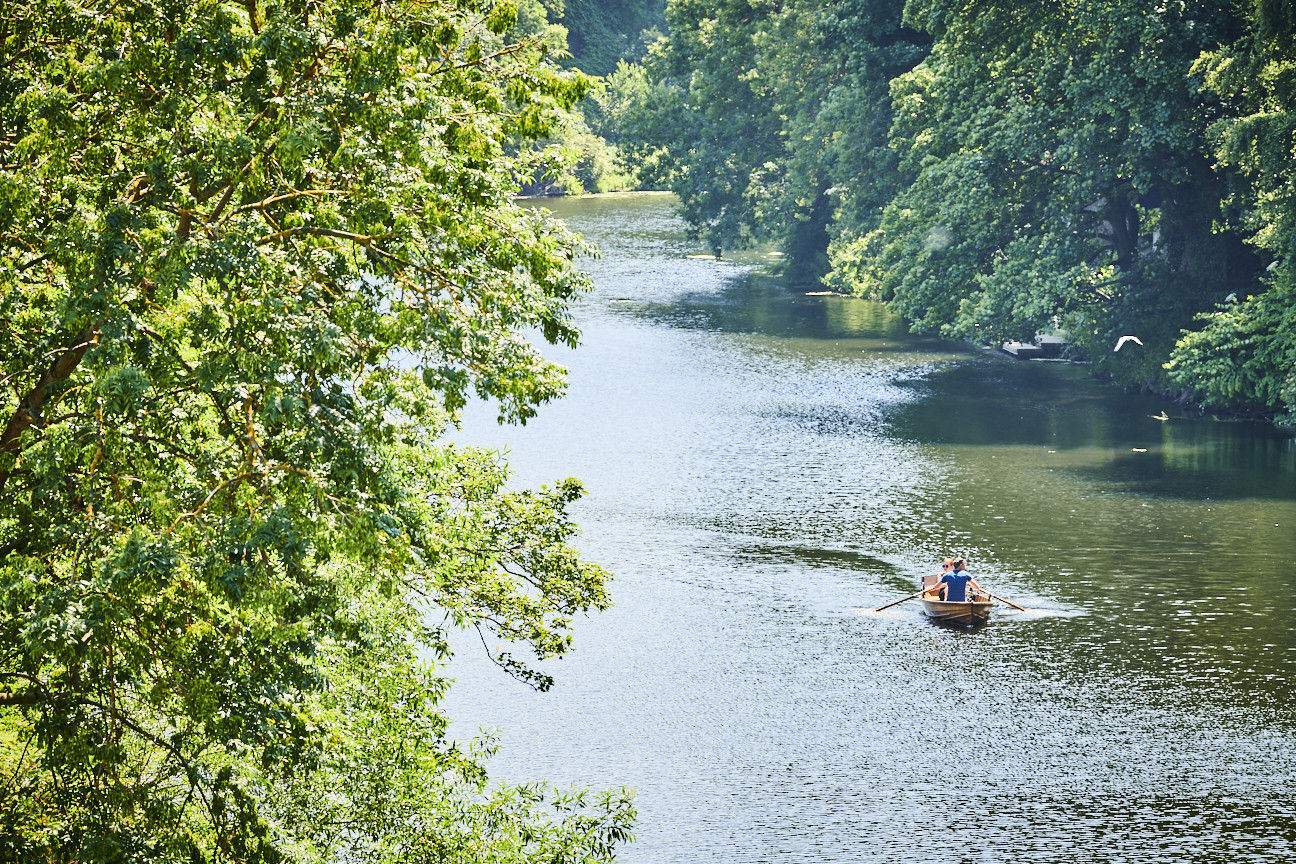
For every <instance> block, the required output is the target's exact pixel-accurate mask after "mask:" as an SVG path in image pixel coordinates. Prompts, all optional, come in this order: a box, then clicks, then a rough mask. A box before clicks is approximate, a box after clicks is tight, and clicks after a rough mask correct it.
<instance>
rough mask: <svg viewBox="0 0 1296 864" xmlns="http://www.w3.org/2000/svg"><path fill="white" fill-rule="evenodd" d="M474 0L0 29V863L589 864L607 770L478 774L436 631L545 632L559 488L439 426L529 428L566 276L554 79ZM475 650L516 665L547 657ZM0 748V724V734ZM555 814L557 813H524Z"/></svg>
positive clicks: (608, 820) (560, 581) (32, 13)
mask: <svg viewBox="0 0 1296 864" xmlns="http://www.w3.org/2000/svg"><path fill="white" fill-rule="evenodd" d="M515 21H516V13H515V10H514V9H513V8H512V7H510V6H509V5H507V4H506V3H497V4H484V3H480V2H477V0H456V2H453V3H432V2H421V0H411V2H403V3H397V4H389V3H383V4H372V5H367V6H356V5H354V4H347V3H341V2H323V3H309V4H306V3H301V4H298V3H289V4H286V5H267V6H260V5H259V4H257V3H256V2H255V0H247V2H243V3H226V2H208V3H203V4H190V3H186V2H181V0H163V2H160V3H154V2H147V0H140V2H130V0H128V2H125V3H119V4H114V5H112V6H111V7H108V8H106V9H105V8H101V7H99V6H97V5H93V4H86V5H78V4H74V3H46V2H43V0H31V2H25V3H11V4H8V5H7V6H6V14H5V16H4V18H3V20H2V21H0V51H2V52H3V54H2V56H3V58H4V63H3V64H2V65H0V68H3V70H4V71H3V73H0V76H2V77H0V256H2V257H3V263H2V264H0V280H3V281H2V282H0V356H3V361H2V362H3V364H4V376H5V377H4V381H5V382H6V384H7V385H8V387H9V391H8V393H7V394H6V397H5V400H6V401H5V403H4V405H3V406H2V407H3V414H2V415H0V417H3V418H4V419H3V421H0V422H3V423H4V424H5V425H4V427H3V432H2V433H0V552H2V557H0V604H2V606H3V614H0V742H3V743H4V744H6V745H7V746H5V747H0V754H3V755H0V758H2V759H3V760H4V761H3V762H0V837H3V841H4V842H2V843H0V848H4V849H6V850H9V854H10V855H11V856H14V857H17V858H19V859H22V860H47V861H73V860H75V861H136V860H149V861H206V860H213V861H214V860H218V859H219V860H230V861H268V862H269V861H287V860H301V861H323V860H334V859H335V856H336V855H337V854H339V853H340V851H341V850H345V854H346V855H347V856H348V857H349V858H354V859H357V860H372V861H432V860H435V861H446V860H461V859H462V860H483V861H510V862H512V861H519V862H520V861H535V860H544V861H576V860H582V861H584V860H606V859H608V858H610V857H611V856H612V854H613V851H614V849H615V847H616V845H617V844H618V843H620V842H622V841H624V840H625V839H627V838H628V836H629V834H628V830H629V823H630V820H631V818H632V815H633V811H632V809H631V807H630V804H629V801H628V800H627V798H626V797H625V794H624V793H611V794H605V795H602V796H597V797H595V796H585V795H584V794H574V795H570V796H557V797H556V798H555V797H554V795H553V793H551V792H550V791H549V790H546V789H544V788H543V787H532V786H526V787H517V788H512V789H509V788H501V789H499V790H498V791H495V792H491V791H489V790H490V787H489V786H488V784H487V780H486V775H485V772H484V768H483V760H484V758H485V756H486V755H487V753H488V752H489V746H487V747H486V749H485V750H482V751H475V752H464V751H462V750H461V749H459V748H457V747H455V746H454V745H453V744H452V743H451V742H449V740H448V739H447V738H446V736H445V723H446V721H445V719H444V718H443V717H441V716H440V715H439V714H438V713H437V710H436V704H437V700H438V698H439V696H440V695H441V693H442V692H443V690H444V688H445V686H446V682H444V681H443V680H440V679H439V678H438V677H437V673H436V667H435V663H436V661H437V660H438V659H440V658H442V657H444V655H445V653H446V651H447V650H448V649H447V647H446V632H447V628H449V627H452V626H468V627H476V628H478V629H480V630H482V632H483V634H484V636H486V635H489V636H491V637H492V641H493V637H495V636H499V637H503V638H504V639H508V640H513V641H517V642H521V643H524V644H528V645H529V646H530V647H531V648H532V650H533V651H534V652H535V653H536V654H537V655H538V656H540V657H546V656H553V655H558V654H561V653H563V652H565V651H567V650H569V648H570V646H571V634H570V626H571V622H572V618H573V616H574V615H576V614H579V613H581V612H583V611H587V610H590V609H600V608H604V607H606V606H607V605H608V603H609V599H608V595H607V591H606V582H607V578H608V577H607V574H606V573H605V572H603V571H602V570H601V569H600V568H598V567H597V566H595V565H592V564H589V563H586V562H583V561H581V560H580V559H579V557H578V556H577V555H576V554H575V553H574V551H573V550H572V549H571V548H570V546H568V544H567V541H568V540H569V538H570V537H571V535H572V533H573V531H574V530H575V529H574V526H573V524H572V523H571V521H570V518H569V516H568V515H567V508H568V506H569V505H570V504H571V502H572V501H574V500H575V499H576V498H577V497H578V496H579V494H580V487H579V484H578V483H576V482H575V481H563V482H561V483H559V484H557V485H556V486H555V487H554V488H553V489H542V490H539V491H534V492H525V491H524V492H511V491H506V489H505V480H506V477H507V471H506V468H505V467H504V466H503V465H502V464H501V463H500V462H499V461H498V459H497V458H496V457H493V456H492V455H490V454H486V453H480V452H476V451H473V450H466V449H459V448H453V447H447V446H441V445H438V444H437V443H436V439H437V436H438V435H439V434H440V432H441V431H442V430H443V429H444V427H445V425H446V424H447V423H448V422H451V421H452V419H453V416H454V413H455V412H456V411H457V410H458V408H459V407H461V406H462V405H463V404H464V403H465V400H466V399H467V398H468V397H469V396H470V395H472V394H474V393H476V394H478V395H481V396H484V397H491V398H494V399H497V400H498V402H499V405H500V415H501V419H509V420H517V421H525V420H526V419H527V418H528V417H530V416H532V415H533V414H534V412H535V410H536V408H537V406H538V405H540V404H542V403H543V402H545V401H546V400H548V399H551V398H553V397H555V396H557V395H559V394H560V393H561V391H562V388H563V374H562V370H561V369H560V368H559V367H557V366H555V365H554V364H553V363H551V362H549V361H547V360H545V359H544V358H543V357H542V356H541V354H540V353H539V351H538V349H537V348H536V347H535V346H533V345H532V344H530V343H529V342H528V341H526V338H525V333H527V332H532V331H534V332H538V333H540V334H541V335H542V336H543V337H544V338H545V339H547V340H548V341H550V342H562V343H566V344H574V343H575V341H576V339H577V335H578V334H577V331H576V329H575V327H574V326H573V324H572V321H571V320H570V317H569V314H568V304H569V302H570V300H571V298H572V297H573V296H575V295H576V294H577V293H578V292H580V291H582V290H584V289H586V288H587V287H588V285H587V282H586V280H585V278H584V277H583V276H581V275H580V274H579V273H578V272H577V271H575V270H574V268H573V266H572V260H573V257H574V255H575V254H576V252H577V251H578V250H579V249H580V245H579V243H578V241H577V239H576V238H575V237H573V236H572V235H570V234H569V233H568V232H566V231H565V230H564V229H563V227H562V226H561V225H560V224H558V223H556V222H554V221H552V220H550V219H548V218H546V217H545V216H544V215H542V214H541V213H539V212H537V211H533V210H524V209H521V208H519V207H517V206H515V205H514V204H513V202H512V201H511V198H510V195H511V192H512V190H513V189H515V188H516V185H515V184H516V169H517V167H518V166H517V165H516V164H515V163H514V161H513V160H511V159H510V158H508V157H506V156H505V155H504V149H503V145H504V142H505V141H506V140H507V139H508V138H509V136H512V135H523V136H530V137H539V136H542V135H544V134H545V133H546V132H547V131H548V128H549V125H550V124H551V123H552V122H553V121H554V119H555V118H556V117H558V116H559V115H560V114H562V113H563V112H564V111H566V110H567V109H568V108H570V106H571V105H572V104H573V103H574V102H575V100H577V99H578V98H580V97H581V96H582V95H583V93H584V92H585V90H586V89H587V87H588V82H587V80H586V79H585V78H583V77H582V76H581V75H579V74H575V73H568V72H563V71H561V70H559V69H557V68H556V67H554V66H552V65H551V64H550V63H549V62H548V61H547V60H546V58H545V55H546V52H547V44H548V43H546V42H545V41H544V40H543V39H524V40H522V41H510V40H506V39H505V38H503V36H504V34H507V33H509V31H510V29H511V28H512V27H514V24H515ZM493 656H494V658H495V660H496V661H497V662H498V663H500V664H501V665H502V666H504V667H506V668H508V669H509V670H511V671H512V672H514V673H515V674H517V675H519V676H521V677H523V678H525V679H527V680H530V681H531V682H532V683H534V684H536V685H537V686H541V687H544V686H547V684H548V679H547V678H546V677H545V676H544V675H543V674H541V673H539V672H537V671H535V670H533V669H530V668H529V667H528V666H527V665H525V664H524V663H523V662H521V661H518V660H515V659H514V658H513V657H512V656H511V655H510V654H508V653H502V652H500V653H495V654H494V655H493ZM6 738H7V739H8V740H7V741H6V740H4V739H6ZM555 808H556V809H555Z"/></svg>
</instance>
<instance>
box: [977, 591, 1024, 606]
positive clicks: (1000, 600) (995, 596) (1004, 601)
mask: <svg viewBox="0 0 1296 864" xmlns="http://www.w3.org/2000/svg"><path fill="white" fill-rule="evenodd" d="M981 593H982V594H984V595H985V596H987V597H993V598H994V599H996V600H998V601H999V602H1000V603H1007V604H1008V605H1009V606H1011V607H1013V608H1014V609H1020V610H1021V611H1022V612H1025V611H1026V607H1025V606H1018V605H1017V604H1016V603H1014V602H1012V601H1011V600H1005V599H1004V598H1002V597H1000V596H999V595H998V594H991V593H990V592H989V591H987V590H985V589H984V588H982V589H981Z"/></svg>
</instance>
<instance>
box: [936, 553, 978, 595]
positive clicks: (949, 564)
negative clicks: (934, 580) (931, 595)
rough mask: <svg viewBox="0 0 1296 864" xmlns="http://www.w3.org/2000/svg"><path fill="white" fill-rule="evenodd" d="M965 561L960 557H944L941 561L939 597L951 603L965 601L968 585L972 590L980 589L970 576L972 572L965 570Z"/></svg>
mask: <svg viewBox="0 0 1296 864" xmlns="http://www.w3.org/2000/svg"><path fill="white" fill-rule="evenodd" d="M966 568H967V561H965V560H964V559H962V558H946V559H945V560H944V561H943V562H942V563H941V570H942V575H941V578H940V585H941V586H942V587H941V590H940V598H941V599H942V600H948V601H949V602H951V603H966V602H967V601H968V595H967V589H968V588H969V587H970V588H971V589H972V590H973V591H980V590H981V586H980V585H978V584H977V583H976V580H974V579H973V578H972V574H971V573H969V572H967V569H966Z"/></svg>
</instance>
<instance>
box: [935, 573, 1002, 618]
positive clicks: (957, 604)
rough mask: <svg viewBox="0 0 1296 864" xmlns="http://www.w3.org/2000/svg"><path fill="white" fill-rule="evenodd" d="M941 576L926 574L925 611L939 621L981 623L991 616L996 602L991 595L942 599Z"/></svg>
mask: <svg viewBox="0 0 1296 864" xmlns="http://www.w3.org/2000/svg"><path fill="white" fill-rule="evenodd" d="M939 580H940V577H939V576H924V577H923V580H922V587H923V588H924V589H926V590H925V591H924V592H923V595H922V598H921V599H922V605H923V612H925V613H927V616H928V617H929V618H934V619H936V620H937V621H949V622H951V623H956V624H979V623H981V622H982V621H985V620H986V619H987V618H989V617H990V607H991V606H993V605H994V603H992V602H990V598H989V597H982V596H980V595H979V594H973V595H972V598H971V599H970V600H962V601H958V600H941V599H940V593H939V591H940V584H939Z"/></svg>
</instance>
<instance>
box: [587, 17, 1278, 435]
mask: <svg viewBox="0 0 1296 864" xmlns="http://www.w3.org/2000/svg"><path fill="white" fill-rule="evenodd" d="M665 16H666V21H667V33H666V35H665V36H664V37H662V38H661V39H659V40H657V41H655V42H653V43H652V44H650V45H649V46H648V47H647V51H646V53H645V55H644V57H643V58H642V60H641V62H639V63H625V62H622V63H621V64H620V65H619V66H618V68H617V69H616V70H615V71H613V72H612V73H611V74H610V75H608V76H607V78H606V81H605V85H604V88H603V89H602V90H601V91H598V92H597V93H596V94H595V96H594V98H593V103H594V108H593V109H592V110H587V112H586V114H587V117H588V118H589V126H590V128H591V129H592V130H593V131H594V132H596V133H597V134H598V135H600V136H601V137H602V138H603V139H605V140H606V141H608V142H610V143H611V144H613V145H614V146H615V147H616V148H617V158H618V159H619V160H620V163H619V164H620V165H621V166H622V168H623V169H624V170H625V171H626V172H627V174H629V175H631V177H632V180H633V183H634V184H637V185H638V186H639V187H640V188H663V189H670V190H672V191H674V192H675V193H677V194H678V195H679V197H680V202H681V212H682V214H683V216H684V218H685V219H686V220H687V222H688V224H689V225H690V227H691V229H692V230H693V232H695V234H696V235H697V236H698V237H700V238H702V239H704V240H705V241H706V242H707V243H709V244H710V245H711V247H712V248H713V249H714V250H715V251H716V253H717V254H719V253H720V252H722V251H723V250H725V249H732V248H735V247H742V246H745V245H748V244H753V243H770V244H775V245H776V246H777V247H778V248H779V249H781V250H782V251H783V253H784V254H785V256H786V257H785V261H786V267H787V270H788V275H789V276H790V277H791V278H793V279H797V280H803V281H816V280H822V281H823V282H826V283H827V285H829V286H831V287H832V288H833V289H835V290H839V291H842V292H848V293H853V294H858V295H862V296H868V297H875V298H879V299H882V300H885V301H886V302H887V303H888V304H889V305H890V307H891V308H892V309H893V310H894V311H896V312H898V313H899V314H901V315H903V316H904V317H905V318H906V319H907V320H909V321H910V322H911V323H912V325H913V327H914V328H915V329H916V330H919V331H923V332H930V333H938V334H940V335H943V336H946V337H949V338H956V339H968V340H972V341H974V342H977V343H980V344H994V343H995V342H997V341H999V340H1007V339H1030V338H1031V337H1032V335H1033V334H1035V333H1036V332H1038V331H1049V330H1053V329H1063V330H1066V331H1067V332H1068V333H1069V334H1070V335H1071V339H1072V341H1073V343H1074V345H1075V346H1076V350H1077V351H1078V352H1081V353H1082V354H1083V355H1087V356H1088V357H1089V358H1090V359H1091V360H1092V361H1093V365H1094V369H1095V371H1096V372H1097V373H1098V374H1101V375H1104V376H1108V377H1110V378H1111V379H1113V380H1115V381H1116V382H1118V383H1121V384H1124V385H1129V386H1136V387H1146V388H1151V389H1155V390H1158V391H1161V392H1167V393H1172V394H1174V395H1175V396H1177V397H1178V398H1179V399H1180V400H1181V401H1183V402H1184V403H1185V404H1201V405H1205V406H1207V407H1209V408H1213V409H1220V410H1225V411H1228V412H1236V413H1243V414H1258V415H1267V416H1273V417H1276V418H1277V419H1278V420H1279V421H1280V422H1286V423H1291V422H1292V420H1293V416H1294V412H1296V372H1294V371H1293V370H1294V369H1296V302H1293V301H1296V257H1294V256H1296V186H1294V185H1293V176H1294V172H1293V168H1294V167H1296V147H1294V146H1293V144H1294V142H1296V10H1294V8H1293V5H1292V4H1291V3H1290V2H1284V0H1257V2H1255V3H1253V4H1238V3H1232V2H1219V0H1198V2H1170V3H1164V2H1156V3H1153V2H1146V0H1107V2H1099V3H1018V2H994V0H991V2H985V3H976V4H971V3H953V2H945V0H909V2H907V3H906V2H901V0H834V2H828V3H824V2H818V0H786V2H760V0H723V2H715V3H701V2H697V0H671V2H669V3H668V4H667V7H666V10H665ZM1123 335H1133V336H1137V337H1138V338H1139V340H1140V342H1141V345H1139V344H1138V343H1127V345H1128V346H1129V347H1130V348H1134V349H1135V350H1128V349H1127V350H1124V351H1121V352H1115V351H1113V350H1112V349H1113V346H1115V344H1116V343H1117V340H1118V339H1119V337H1121V336H1123Z"/></svg>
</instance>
